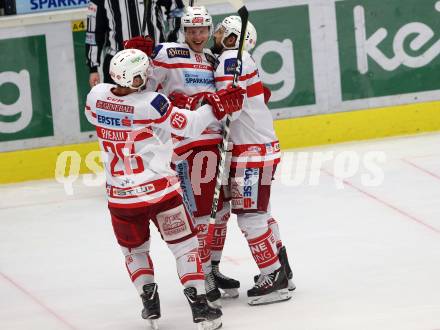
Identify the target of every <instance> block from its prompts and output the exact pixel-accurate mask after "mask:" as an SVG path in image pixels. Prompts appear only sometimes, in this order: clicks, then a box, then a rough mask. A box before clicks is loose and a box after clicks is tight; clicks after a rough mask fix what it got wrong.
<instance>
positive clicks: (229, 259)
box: [223, 255, 240, 266]
mask: <svg viewBox="0 0 440 330" xmlns="http://www.w3.org/2000/svg"><path fill="white" fill-rule="evenodd" d="M223 258H224V259H225V260H226V261H229V262H230V263H232V264H234V265H237V266H240V261H238V260H237V259H235V258H232V257H228V256H225V255H224V256H223Z"/></svg>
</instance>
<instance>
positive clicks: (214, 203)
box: [205, 6, 249, 249]
mask: <svg viewBox="0 0 440 330" xmlns="http://www.w3.org/2000/svg"><path fill="white" fill-rule="evenodd" d="M238 15H239V16H240V18H241V32H240V42H239V45H238V51H237V65H236V67H235V72H234V80H233V82H232V85H233V86H234V87H237V86H238V79H239V77H240V73H241V67H242V61H241V60H242V54H243V44H244V36H245V33H246V27H247V22H248V18H249V13H248V11H247V9H246V7H245V6H242V7H241V8H240V9H239V10H238ZM230 124H231V116H230V115H227V116H226V122H225V125H224V126H223V140H222V146H221V149H220V164H219V166H218V173H217V178H216V184H215V191H214V199H213V201H212V206H211V216H210V218H209V224H208V234H207V235H206V242H205V244H206V247H207V248H208V249H211V244H212V238H213V236H214V228H215V218H216V216H217V208H218V201H219V198H220V192H221V187H222V181H223V176H224V172H225V169H226V153H227V150H228V142H229V135H230Z"/></svg>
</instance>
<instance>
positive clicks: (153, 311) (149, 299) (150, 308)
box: [141, 283, 160, 330]
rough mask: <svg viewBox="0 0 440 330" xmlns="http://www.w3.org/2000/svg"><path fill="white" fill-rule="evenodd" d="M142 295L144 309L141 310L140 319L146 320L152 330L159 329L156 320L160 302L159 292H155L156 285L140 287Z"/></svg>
mask: <svg viewBox="0 0 440 330" xmlns="http://www.w3.org/2000/svg"><path fill="white" fill-rule="evenodd" d="M142 290H143V291H144V293H142V294H141V298H142V303H143V304H144V309H143V310H142V318H143V319H146V320H148V322H149V324H150V327H151V328H152V329H153V330H157V329H159V325H158V323H157V319H158V318H160V300H159V292H157V284H156V283H150V284H145V285H144V286H143V287H142Z"/></svg>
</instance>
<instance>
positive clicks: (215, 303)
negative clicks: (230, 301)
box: [208, 299, 223, 308]
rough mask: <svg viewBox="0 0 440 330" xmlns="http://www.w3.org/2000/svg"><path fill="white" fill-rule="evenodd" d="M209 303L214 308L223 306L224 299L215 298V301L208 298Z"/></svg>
mask: <svg viewBox="0 0 440 330" xmlns="http://www.w3.org/2000/svg"><path fill="white" fill-rule="evenodd" d="M208 305H209V306H210V307H212V308H222V307H223V306H222V301H221V300H220V299H217V300H214V301H209V300H208Z"/></svg>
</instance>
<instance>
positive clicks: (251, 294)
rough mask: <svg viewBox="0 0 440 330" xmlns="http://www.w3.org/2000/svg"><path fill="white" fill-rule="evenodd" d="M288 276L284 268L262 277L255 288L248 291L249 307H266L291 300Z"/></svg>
mask: <svg viewBox="0 0 440 330" xmlns="http://www.w3.org/2000/svg"><path fill="white" fill-rule="evenodd" d="M287 287H288V283H287V275H286V272H285V271H284V268H283V266H281V267H280V268H278V269H277V270H275V271H274V272H273V273H270V274H268V275H260V276H259V278H258V280H257V283H255V285H254V287H253V288H252V289H250V290H248V292H247V294H248V304H249V305H264V304H271V303H275V302H280V301H284V300H289V299H290V298H291V297H292V295H291V293H290V292H289V290H288V288H287Z"/></svg>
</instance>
